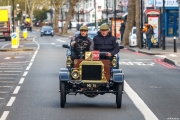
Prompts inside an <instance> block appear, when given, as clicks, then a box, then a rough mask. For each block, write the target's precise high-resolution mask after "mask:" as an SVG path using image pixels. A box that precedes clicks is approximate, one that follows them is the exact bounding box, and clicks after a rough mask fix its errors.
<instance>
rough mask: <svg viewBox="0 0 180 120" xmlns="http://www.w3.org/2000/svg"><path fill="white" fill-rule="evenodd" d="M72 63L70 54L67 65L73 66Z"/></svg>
mask: <svg viewBox="0 0 180 120" xmlns="http://www.w3.org/2000/svg"><path fill="white" fill-rule="evenodd" d="M71 64H72V60H71V57H70V56H68V57H67V60H66V66H67V67H71Z"/></svg>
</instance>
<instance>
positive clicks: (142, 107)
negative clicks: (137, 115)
mask: <svg viewBox="0 0 180 120" xmlns="http://www.w3.org/2000/svg"><path fill="white" fill-rule="evenodd" d="M124 90H125V91H126V93H127V95H128V96H129V98H130V99H131V100H132V101H133V103H134V104H135V106H136V107H137V108H138V109H139V111H140V112H141V113H142V114H143V116H144V117H145V120H158V118H157V117H156V116H155V114H154V113H153V112H152V111H151V110H150V109H149V107H148V106H147V105H146V104H145V103H144V101H143V100H142V99H141V98H140V97H139V96H138V94H137V93H136V92H135V91H134V90H133V89H132V88H131V87H130V86H129V85H128V83H127V82H126V81H124Z"/></svg>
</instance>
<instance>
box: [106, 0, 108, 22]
mask: <svg viewBox="0 0 180 120" xmlns="http://www.w3.org/2000/svg"><path fill="white" fill-rule="evenodd" d="M106 22H107V24H108V0H106Z"/></svg>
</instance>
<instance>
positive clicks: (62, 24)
mask: <svg viewBox="0 0 180 120" xmlns="http://www.w3.org/2000/svg"><path fill="white" fill-rule="evenodd" d="M63 19H64V18H63V11H62V7H61V32H62V31H63Z"/></svg>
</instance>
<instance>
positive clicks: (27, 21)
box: [24, 18, 32, 31]
mask: <svg viewBox="0 0 180 120" xmlns="http://www.w3.org/2000/svg"><path fill="white" fill-rule="evenodd" d="M24 29H27V31H32V25H31V19H30V18H26V19H25V23H24Z"/></svg>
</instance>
